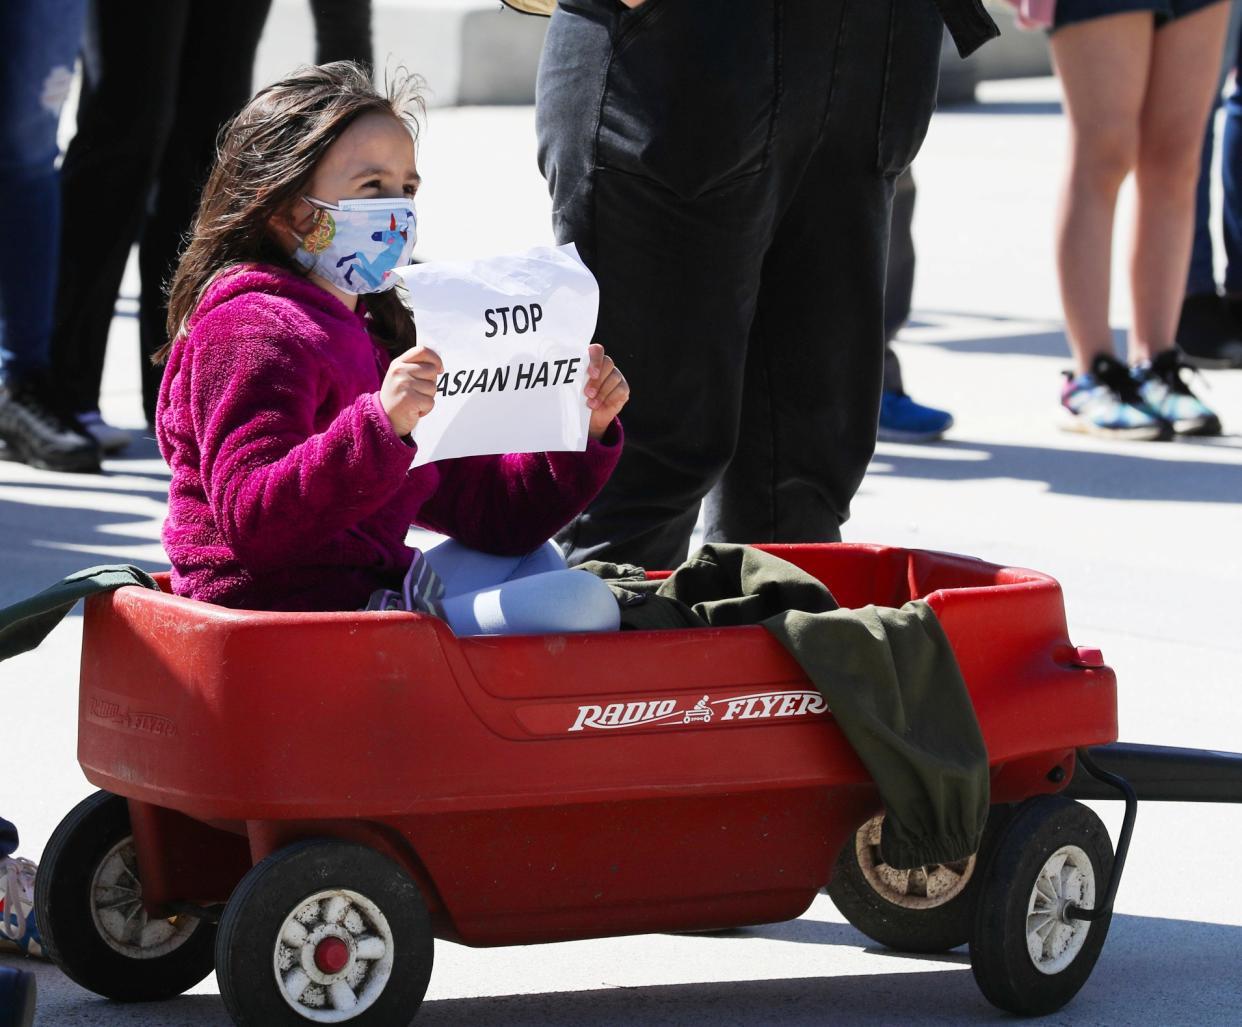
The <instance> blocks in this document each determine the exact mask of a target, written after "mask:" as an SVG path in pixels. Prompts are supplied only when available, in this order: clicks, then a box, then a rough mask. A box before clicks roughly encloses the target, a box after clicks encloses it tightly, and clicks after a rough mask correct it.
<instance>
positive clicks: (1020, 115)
mask: <svg viewBox="0 0 1242 1027" xmlns="http://www.w3.org/2000/svg"><path fill="white" fill-rule="evenodd" d="M979 95H980V99H981V101H982V102H980V103H978V104H975V105H971V106H969V107H962V108H952V109H946V110H943V111H941V112H940V113H938V114H937V115H936V118H935V119H934V121H933V124H932V128H931V131H930V133H929V135H928V139H927V143H926V145H925V146H924V149H923V153H922V154H921V155H920V157H919V159H918V162H917V164H916V166H915V174H916V177H917V179H918V184H919V201H918V208H917V213H916V219H915V239H916V244H917V247H918V252H919V266H918V278H917V286H916V295H915V306H916V314H915V318H914V321H913V323H912V324H911V325H910V327H909V328H908V329H907V330H906V331H905V332H904V333H903V335H902V337H901V341H900V343H899V350H900V353H901V356H902V359H903V363H904V367H905V375H906V380H907V387H908V389H909V390H910V392H911V393H912V394H913V395H914V396H915V398H917V399H922V400H924V401H927V402H932V403H935V404H937V405H943V406H946V407H948V408H949V409H951V410H952V411H953V412H954V414H955V416H956V418H957V424H956V426H955V427H954V429H953V430H952V432H951V433H950V435H949V437H948V438H947V439H946V440H945V441H943V442H940V443H937V444H934V445H926V446H918V445H890V444H884V443H881V444H880V445H879V446H878V447H877V451H876V455H875V459H874V461H873V462H872V465H871V468H870V471H869V473H868V475H867V477H866V480H865V481H864V482H863V485H862V488H861V490H860V492H859V494H858V497H857V499H856V501H855V503H854V509H853V516H852V518H851V520H850V521H849V523H848V524H847V525H846V526H845V536H846V539H847V540H849V541H875V542H884V543H892V544H896V545H903V546H914V547H921V548H929V549H940V550H948V551H953V552H961V553H967V554H971V555H975V556H980V557H983V558H985V559H987V560H991V561H994V562H997V563H1004V564H1010V565H1015V566H1025V567H1032V568H1036V569H1038V570H1041V571H1045V572H1048V573H1050V574H1052V575H1054V576H1055V577H1057V578H1058V579H1059V580H1060V581H1061V583H1062V585H1063V587H1064V590H1065V598H1066V605H1067V611H1068V617H1069V625H1070V633H1071V637H1072V639H1073V641H1074V642H1075V643H1076V644H1078V645H1090V646H1098V647H1099V648H1101V649H1102V650H1103V652H1104V655H1105V657H1106V659H1107V660H1108V662H1109V663H1110V664H1111V665H1112V666H1113V667H1114V668H1115V669H1116V671H1117V675H1118V680H1119V685H1120V717H1121V735H1122V738H1124V739H1125V740H1127V741H1136V742H1157V743H1164V744H1170V745H1184V746H1195V747H1203V748H1216V749H1226V750H1235V751H1237V750H1242V702H1240V701H1239V694H1238V693H1239V690H1240V689H1242V630H1240V629H1239V625H1240V623H1242V617H1240V614H1242V604H1240V603H1239V599H1238V582H1239V581H1240V580H1242V371H1233V372H1230V371H1219V372H1205V373H1204V374H1203V377H1202V385H1201V387H1202V388H1203V389H1204V394H1205V395H1206V396H1207V397H1208V398H1209V400H1210V402H1212V403H1213V405H1214V406H1215V407H1216V408H1217V409H1218V411H1219V412H1220V414H1221V417H1222V420H1223V421H1224V423H1225V428H1226V433H1227V434H1225V435H1224V436H1223V437H1221V438H1219V439H1214V440H1200V441H1179V442H1175V443H1166V444H1155V443H1129V444H1123V443H1107V442H1102V441H1097V440H1090V439H1086V438H1083V437H1078V436H1074V435H1067V434H1064V433H1062V432H1060V431H1058V430H1057V428H1056V413H1057V390H1058V385H1059V380H1060V379H1059V371H1060V370H1061V368H1063V367H1064V366H1066V365H1067V363H1068V359H1067V351H1066V346H1065V341H1064V337H1063V334H1062V325H1061V321H1060V316H1059V308H1058V301H1057V292H1056V287H1055V279H1054V273H1053V259H1052V240H1051V211H1052V209H1053V203H1054V196H1055V190H1056V183H1057V178H1058V174H1059V169H1060V167H1061V163H1062V159H1063V156H1064V141H1065V126H1064V123H1063V118H1062V115H1061V109H1060V105H1059V102H1058V99H1057V92H1056V87H1055V84H1054V83H1052V82H1051V81H1050V80H1020V81H1016V82H1006V83H985V84H984V85H983V86H981V87H980V91H979ZM498 155H499V156H498ZM420 167H421V170H422V172H423V175H424V178H425V183H426V184H425V187H424V191H423V192H422V193H420V196H419V211H420V226H419V228H420V239H421V242H420V254H421V255H422V256H424V257H426V258H429V259H430V258H436V257H441V258H450V257H460V256H468V255H469V256H478V255H482V254H487V253H500V252H509V251H516V250H520V249H524V248H526V247H528V246H532V245H536V244H541V243H545V242H548V241H550V231H549V227H548V226H549V214H548V209H549V205H548V200H547V194H546V191H545V189H544V185H543V182H542V180H541V179H540V177H539V175H538V172H537V171H536V169H535V166H534V139H533V111H532V110H531V109H530V108H529V107H497V108H444V109H437V110H433V111H432V113H431V115H430V121H429V124H428V128H427V131H426V133H425V135H424V137H423V141H422V149H421V153H420ZM1130 207H1131V199H1130V197H1129V194H1128V193H1127V194H1125V195H1124V196H1123V211H1122V217H1121V218H1120V219H1119V224H1122V225H1126V224H1128V211H1129V209H1130ZM1121 234H1122V240H1121V241H1120V242H1119V247H1118V259H1117V267H1116V271H1115V279H1116V288H1115V295H1114V301H1113V320H1114V324H1116V325H1117V326H1118V329H1119V332H1118V338H1119V341H1120V339H1121V335H1122V333H1121V329H1123V328H1124V326H1125V324H1126V323H1127V322H1128V319H1129V316H1128V311H1127V309H1126V300H1125V296H1126V292H1125V286H1124V259H1123V257H1124V248H1123V247H1124V238H1125V234H1126V233H1125V230H1124V229H1123V231H1122V233H1121ZM124 293H125V295H124V296H123V298H122V299H121V301H120V303H119V304H118V308H117V316H116V320H115V322H114V328H113V333H112V338H111V346H110V350H109V355H108V363H107V367H106V370H105V382H104V388H105V394H104V398H103V408H104V413H105V416H107V417H108V418H109V419H110V420H113V421H115V422H117V423H119V424H122V425H128V426H131V427H133V428H135V429H136V430H138V431H140V433H141V432H142V429H143V425H142V416H141V409H140V404H139V400H138V391H137V326H136V321H135V319H134V310H135V301H134V299H133V296H134V293H135V282H134V280H133V278H132V277H131V278H130V279H128V280H127V283H126V286H125V289H124ZM825 316H826V317H831V311H825ZM166 487H167V471H166V469H165V467H164V464H163V462H162V461H161V460H160V458H159V455H158V453H157V451H156V450H155V447H154V443H153V442H152V441H151V440H150V438H149V437H146V435H145V433H143V437H142V438H141V439H140V441H139V442H138V443H136V444H135V445H134V446H133V447H132V448H131V450H130V451H129V452H128V453H127V454H126V455H125V456H124V457H123V458H121V459H116V460H110V461H108V462H107V465H106V473H105V474H104V475H103V476H99V477H81V476H71V475H58V474H49V473H43V472H37V471H33V470H30V469H29V468H26V467H23V466H20V465H16V464H0V567H2V568H3V572H2V573H0V604H4V603H7V602H11V601H13V600H15V599H18V598H21V597H24V596H26V595H29V594H31V593H33V592H35V591H37V590H38V589H40V588H42V587H44V586H45V585H47V584H49V583H51V582H52V581H54V580H56V579H58V578H60V577H61V576H62V575H64V574H66V573H69V572H70V571H73V570H76V569H78V568H81V567H84V566H88V565H90V564H95V563H105V562H115V561H121V560H124V561H128V562H133V563H136V564H138V565H139V566H142V567H145V568H148V569H158V568H161V567H163V566H164V565H165V562H166V561H165V559H164V556H163V553H162V550H161V547H160V543H159V528H160V522H161V519H162V516H163V513H164V502H165V493H166ZM80 638H81V620H80V617H79V616H78V615H76V614H75V615H74V616H71V617H70V618H68V619H67V620H66V621H65V622H64V623H63V624H62V625H61V626H60V627H59V628H57V629H56V631H55V632H54V633H53V634H52V636H51V637H50V638H49V640H48V641H47V642H46V643H45V644H44V645H43V646H42V647H41V648H40V649H39V650H37V651H36V652H34V653H30V654H27V655H25V656H22V657H19V658H17V659H14V660H11V661H9V662H7V663H5V664H2V665H0V689H2V690H3V691H2V692H0V694H2V695H3V696H4V704H3V707H2V708H3V719H2V721H0V723H2V724H3V728H2V731H3V747H2V748H0V752H3V754H4V757H5V772H4V776H3V784H2V785H0V812H3V814H4V815H5V816H8V817H10V818H11V819H13V820H15V821H16V822H17V823H18V825H19V826H20V828H21V830H22V835H23V847H22V851H23V852H24V853H26V854H29V855H31V856H35V857H37V856H38V854H39V852H40V851H41V849H42V846H43V844H44V842H45V840H46V839H47V837H48V835H49V834H50V832H51V831H52V829H53V828H54V826H55V824H56V823H57V821H58V820H59V819H60V817H62V816H63V815H64V813H65V812H66V811H68V809H69V808H70V807H71V806H72V805H73V803H74V802H76V801H77V800H78V799H79V798H81V797H82V796H84V795H86V794H87V793H88V792H89V791H90V790H91V789H90V786H89V785H88V784H87V782H86V781H85V780H84V778H83V777H82V775H81V772H80V771H79V769H78V766H77V763H76V761H75V758H74V745H75V737H74V735H75V715H76V687H75V685H76V675H77V665H78V659H79V645H80ZM1071 712H1072V711H1068V710H1062V709H1056V708H1050V709H1048V710H1047V711H1046V714H1045V715H1046V716H1047V717H1050V718H1055V717H1062V716H1067V715H1070V714H1071ZM1096 808H1097V809H1098V810H1099V811H1100V813H1101V815H1102V816H1103V817H1104V818H1105V822H1106V823H1107V824H1108V825H1109V826H1110V829H1111V830H1112V831H1113V834H1114V837H1115V836H1116V830H1117V827H1118V825H1119V822H1120V809H1119V808H1118V806H1117V804H1109V803H1101V804H1097V805H1096ZM1235 846H1239V847H1242V808H1239V807H1224V806H1210V805H1202V806H1200V805H1194V804H1180V803H1167V804H1155V803H1152V804H1145V805H1143V806H1142V807H1141V808H1140V811H1139V817H1138V824H1137V828H1136V831H1135V836H1134V842H1133V846H1132V849H1131V853H1130V860H1129V863H1128V865H1127V868H1126V871H1125V877H1124V879H1123V881H1122V885H1121V889H1120V893H1119V895H1118V897H1117V906H1116V908H1117V914H1118V915H1117V916H1116V917H1115V919H1114V921H1113V925H1112V929H1111V932H1110V935H1109V939H1108V942H1107V944H1106V946H1105V948H1104V952H1103V955H1102V957H1101V959H1100V961H1099V964H1098V965H1097V967H1096V970H1095V972H1094V974H1093V976H1092V977H1091V979H1090V980H1089V981H1088V983H1087V985H1086V987H1085V988H1084V989H1083V991H1082V992H1081V993H1080V995H1079V996H1078V998H1077V999H1076V1000H1075V1001H1074V1002H1073V1003H1072V1004H1071V1005H1070V1006H1069V1007H1067V1008H1066V1009H1065V1010H1064V1011H1063V1012H1061V1013H1059V1014H1057V1015H1055V1016H1052V1017H1049V1018H1048V1020H1047V1022H1049V1023H1053V1024H1062V1023H1064V1024H1069V1023H1073V1024H1110V1025H1111V1024H1151V1023H1159V1024H1196V1025H1222V1027H1223V1025H1226V1024H1228V1025H1230V1027H1232V1025H1234V1024H1236V1023H1238V1022H1239V1020H1240V1019H1242V975H1239V969H1238V966H1239V964H1238V959H1239V954H1240V953H1242V897H1240V896H1242V890H1240V889H1239V888H1238V885H1237V876H1238V875H1237V861H1236V854H1235V852H1234V847H1235ZM687 872H693V869H692V868H687ZM436 961H437V962H436V969H435V972H434V974H433V977H432V982H431V988H430V991H429V993H428V999H427V1002H426V1003H425V1004H424V1006H423V1011H422V1013H421V1014H420V1018H419V1022H420V1023H422V1024H470V1025H490V1024H502V1023H503V1024H506V1025H536V1024H538V1025H564V1027H569V1025H577V1024H581V1023H583V1022H587V1021H591V1022H594V1023H596V1024H601V1025H623V1024H639V1023H642V1024H670V1025H671V1024H678V1025H681V1024H687V1025H713V1027H721V1025H747V1027H750V1025H760V1024H769V1023H774V1022H780V1023H783V1024H819V1023H823V1022H826V1021H828V1020H831V1021H832V1022H833V1023H836V1024H868V1025H875V1024H910V1023H919V1024H963V1023H980V1024H983V1023H1000V1022H1004V1021H1007V1020H1008V1017H1003V1016H1001V1015H999V1014H998V1013H997V1012H996V1011H995V1010H994V1009H992V1007H990V1006H989V1005H987V1003H986V1002H985V1001H984V1000H983V999H982V997H981V996H980V995H979V993H978V992H977V990H976V988H975V985H974V982H973V980H972V978H971V974H970V972H969V970H968V968H967V957H966V954H965V952H964V950H962V951H957V952H953V953H949V954H947V955H944V956H937V957H928V958H913V957H909V956H902V955H894V954H891V953H887V952H884V951H882V950H879V949H877V948H875V947H873V946H872V945H871V944H870V943H869V942H868V941H867V939H866V938H864V937H863V936H862V935H861V934H859V933H858V932H856V931H855V930H854V929H853V928H852V927H850V926H848V925H847V924H846V923H845V922H844V920H843V918H842V917H841V916H840V915H839V914H838V913H837V912H836V910H835V909H834V908H833V906H832V904H831V903H830V902H829V901H828V900H827V899H826V898H821V899H818V900H817V901H816V902H815V903H814V904H813V905H812V907H811V909H810V910H809V911H808V912H807V914H806V915H804V916H803V917H802V918H800V919H798V920H795V921H791V922H788V923H782V924H772V925H768V926H765V927H756V928H747V929H744V930H738V931H731V932H725V933H722V934H716V935H694V936H681V935H649V936H643V937H636V938H626V939H605V940H600V941H590V942H575V943H568V944H560V945H553V946H532V947H526V948H503V949H494V950H485V951H477V950H469V949H465V948H462V947H460V946H456V945H452V944H449V943H437V949H436ZM19 962H20V961H19V960H16V959H14V958H11V957H7V956H5V957H0V964H3V965H17V964H18V963H19ZM25 965H28V966H31V967H32V968H33V969H34V970H35V971H36V972H37V973H38V976H39V989H40V1013H39V1018H38V1020H37V1023H39V1024H47V1025H56V1027H60V1025H72V1024H83V1025H85V1024H90V1025H97V1024H126V1025H129V1024H134V1025H138V1024H149V1025H154V1024H162V1025H167V1024H177V1025H208V1024H211V1025H217V1024H223V1023H226V1022H227V1018H226V1017H225V1014H224V1011H223V1007H222V1005H221V1003H220V1000H219V998H218V994H217V988H216V984H215V979H214V977H210V978H208V979H207V980H206V981H204V982H203V983H202V984H201V985H199V986H198V987H197V988H195V989H194V992H193V994H190V995H187V996H184V997H182V998H180V999H178V1000H176V1001H173V1002H167V1003H158V1004H155V1005H150V1006H121V1005H116V1004H112V1003H108V1002H105V1001H104V1000H102V999H99V998H97V997H96V996H93V995H91V994H89V993H87V992H85V991H83V990H81V989H80V988H78V987H77V986H76V985H73V984H72V983H70V982H69V981H67V980H66V979H65V978H64V977H63V976H62V975H61V974H60V973H59V971H57V970H56V969H55V968H54V967H51V966H49V965H47V964H44V963H34V962H29V963H26V964H25Z"/></svg>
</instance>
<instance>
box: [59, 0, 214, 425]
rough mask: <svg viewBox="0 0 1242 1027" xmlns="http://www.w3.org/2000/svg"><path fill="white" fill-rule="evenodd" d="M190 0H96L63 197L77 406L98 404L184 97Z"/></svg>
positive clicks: (63, 264) (63, 363) (64, 338)
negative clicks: (138, 244)
mask: <svg viewBox="0 0 1242 1027" xmlns="http://www.w3.org/2000/svg"><path fill="white" fill-rule="evenodd" d="M189 6H190V0H167V2H165V3H159V4H143V5H141V6H140V7H135V6H133V5H130V4H124V3H115V2H112V0H95V2H94V3H93V4H92V5H91V8H90V11H89V14H88V18H87V31H86V40H85V45H84V49H83V74H82V88H81V95H80V97H79V100H78V130H77V134H76V135H75V136H74V137H73V140H72V142H70V144H69V149H68V151H67V152H66V154H65V160H64V164H63V165H62V167H61V195H62V198H63V202H64V213H63V224H64V230H63V233H62V240H63V241H62V246H61V253H60V282H59V288H58V293H57V303H56V324H55V329H54V331H53V335H52V374H53V377H54V378H55V380H56V383H57V386H58V387H59V388H61V389H63V390H64V392H65V394H66V396H67V399H68V402H69V404H70V407H71V409H72V410H73V411H74V412H86V411H93V410H98V408H99V388H100V381H101V379H102V377H103V363H104V353H105V351H106V349H107V345H108V333H109V331H110V329H111V327H112V316H113V308H114V306H115V304H116V297H117V291H118V290H119V288H120V284H121V276H122V275H123V274H124V271H125V264H126V261H128V259H129V252H130V248H131V247H132V246H133V244H134V242H135V241H136V240H137V238H138V233H139V230H140V228H141V225H142V221H143V218H144V216H145V208H146V204H147V198H148V194H149V192H150V188H151V182H152V180H153V178H154V175H155V170H156V167H157V166H158V163H159V159H160V155H161V154H162V153H163V148H164V141H165V140H166V138H167V135H168V131H169V128H170V126H171V124H172V119H173V112H174V105H175V103H176V87H175V82H176V73H177V68H178V66H179V64H180V61H181V59H182V45H183V42H184V38H185V34H184V28H185V21H186V17H187V15H188V13H189Z"/></svg>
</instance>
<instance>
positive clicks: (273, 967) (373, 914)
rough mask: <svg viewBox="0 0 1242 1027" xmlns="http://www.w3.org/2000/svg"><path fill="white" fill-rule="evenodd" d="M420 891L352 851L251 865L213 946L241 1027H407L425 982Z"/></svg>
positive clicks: (316, 849)
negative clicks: (317, 1026) (323, 1026)
mask: <svg viewBox="0 0 1242 1027" xmlns="http://www.w3.org/2000/svg"><path fill="white" fill-rule="evenodd" d="M431 962H432V934H431V924H430V920H429V918H428V916H427V907H426V905H425V903H424V902H423V897H422V895H421V894H420V893H419V890H418V886H417V885H415V883H414V882H413V881H412V880H410V877H409V875H407V874H406V873H405V871H404V870H402V868H401V867H399V866H397V864H395V863H394V862H392V860H390V859H388V858H387V857H386V856H382V855H380V854H379V853H378V852H376V851H374V850H373V849H369V848H367V847H366V846H363V845H356V844H353V843H349V842H338V841H329V840H313V841H305V842H298V843H296V844H294V845H290V846H289V847H287V848H285V849H281V850H280V851H279V852H276V853H273V854H272V855H271V856H268V857H267V858H266V859H264V860H263V861H262V862H260V863H258V864H256V865H255V866H254V867H253V868H252V869H251V870H250V872H249V873H248V874H247V875H246V876H245V877H244V878H242V881H241V883H240V884H239V885H238V886H237V888H236V889H234V891H233V895H232V897H231V898H230V899H229V901H228V904H227V905H226V906H225V908H224V915H223V916H222V917H221V919H220V930H219V934H218V935H217V938H216V977H217V980H218V981H219V984H220V996H221V997H222V998H223V999H224V1005H225V1008H226V1009H227V1010H228V1012H229V1015H230V1016H231V1017H232V1018H233V1022H234V1023H236V1024H238V1025H240V1027H304V1025H306V1024H307V1023H349V1024H354V1025H357V1027H393V1025H396V1024H406V1023H409V1022H410V1021H411V1020H412V1019H413V1018H414V1014H415V1013H417V1012H418V1007H419V1005H420V1003H421V1002H422V1000H423V995H424V994H425V993H426V991H427V983H428V981H429V980H430V978H431Z"/></svg>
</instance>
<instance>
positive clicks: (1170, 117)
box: [1130, 2, 1229, 363]
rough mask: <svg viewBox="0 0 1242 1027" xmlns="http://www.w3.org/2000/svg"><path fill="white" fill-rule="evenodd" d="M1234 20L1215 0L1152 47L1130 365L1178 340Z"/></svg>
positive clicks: (1170, 27) (1169, 28)
mask: <svg viewBox="0 0 1242 1027" xmlns="http://www.w3.org/2000/svg"><path fill="white" fill-rule="evenodd" d="M1228 18H1229V6H1228V4H1226V3H1223V2H1222V3H1216V4H1212V5H1211V6H1209V7H1204V8H1202V9H1200V10H1198V11H1196V12H1195V13H1194V14H1190V15H1187V16H1186V17H1184V18H1178V19H1176V20H1174V21H1171V22H1169V23H1168V24H1166V25H1165V26H1164V27H1163V28H1161V29H1160V30H1159V31H1158V32H1156V33H1155V39H1154V40H1153V42H1152V45H1151V64H1150V72H1149V74H1148V77H1147V89H1146V95H1145V96H1144V98H1143V106H1142V111H1141V114H1140V117H1139V145H1138V162H1137V165H1136V169H1135V184H1136V186H1137V188H1138V205H1137V210H1136V216H1135V230H1134V247H1133V251H1132V253H1131V259H1130V292H1131V303H1132V304H1133V308H1134V327H1133V329H1132V331H1131V334H1130V358H1131V362H1132V363H1139V362H1142V361H1149V360H1151V359H1152V358H1153V357H1155V356H1156V355H1157V354H1159V353H1162V352H1164V351H1165V350H1168V349H1171V348H1172V346H1173V338H1174V333H1175V332H1176V329H1177V317H1178V313H1179V312H1180V310H1181V302H1182V291H1183V289H1184V288H1185V284H1186V272H1187V269H1188V267H1189V264H1190V247H1191V242H1192V240H1193V237H1194V210H1195V183H1196V181H1197V180H1198V175H1199V156H1200V152H1201V149H1202V146H1201V144H1202V140H1203V130H1204V126H1205V125H1206V123H1207V116H1208V111H1209V110H1210V109H1211V105H1212V91H1213V89H1214V88H1215V87H1216V84H1217V69H1218V68H1219V65H1220V56H1221V51H1222V49H1223V47H1224V42H1225V25H1226V23H1227V21H1228Z"/></svg>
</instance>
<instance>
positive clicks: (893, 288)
mask: <svg viewBox="0 0 1242 1027" xmlns="http://www.w3.org/2000/svg"><path fill="white" fill-rule="evenodd" d="M917 196H918V189H917V187H916V186H915V184H914V173H913V171H912V170H911V169H910V168H906V170H905V171H903V172H902V173H901V174H900V175H898V176H897V185H896V188H895V189H894V192H893V217H892V221H891V223H890V227H889V232H888V264H887V267H886V269H885V273H884V342H885V355H884V391H885V392H890V391H892V392H901V391H902V386H901V369H900V367H897V366H896V364H897V359H896V357H895V356H894V357H893V359H892V360H891V361H890V360H889V359H888V357H889V354H890V353H892V348H891V347H889V346H888V345H887V344H888V343H890V342H892V341H893V340H894V339H895V338H897V333H898V332H899V331H901V326H902V325H904V324H905V323H906V322H907V321H908V320H909V319H910V306H911V304H912V303H913V301H914V263H915V261H914V232H913V230H912V229H913V227H914V203H915V199H916V198H917ZM890 364H892V365H893V366H892V368H891V369H890ZM894 375H895V378H894V377H893V376H894Z"/></svg>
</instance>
